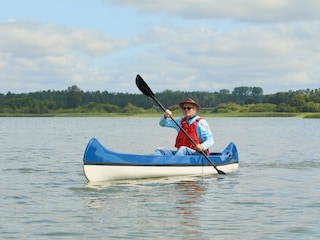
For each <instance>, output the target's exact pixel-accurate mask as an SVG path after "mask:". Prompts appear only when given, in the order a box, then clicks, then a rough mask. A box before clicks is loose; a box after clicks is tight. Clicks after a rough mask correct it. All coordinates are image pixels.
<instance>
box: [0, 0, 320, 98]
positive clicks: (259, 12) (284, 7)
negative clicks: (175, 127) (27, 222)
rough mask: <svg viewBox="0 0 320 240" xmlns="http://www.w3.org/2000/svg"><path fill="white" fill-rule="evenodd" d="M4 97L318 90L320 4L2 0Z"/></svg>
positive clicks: (312, 0) (306, 0)
mask: <svg viewBox="0 0 320 240" xmlns="http://www.w3.org/2000/svg"><path fill="white" fill-rule="evenodd" d="M0 6H1V8H0V82H1V84H0V93H2V94H6V93H8V92H11V93H29V92H36V91H47V90H59V91H60V90H66V89H67V88H68V87H69V86H73V85H76V86H78V87H79V88H80V89H81V90H83V91H98V90H99V91H108V92H122V93H140V92H139V90H138V88H137V87H136V85H135V78H136V75H137V74H140V75H141V76H142V78H143V79H144V80H145V81H146V83H147V84H148V85H149V86H150V88H151V89H152V90H153V92H162V91H164V90H172V91H209V92H215V91H220V90H222V89H227V90H230V92H232V90H233V89H234V88H235V87H241V86H247V87H261V88H262V89H263V92H264V94H272V93H276V92H282V91H289V90H293V91H295V90H300V89H318V88H320V83H319V79H320V66H319V64H320V41H319V39H320V1H319V0H303V1H301V0H259V1H257V0H223V1H221V0H175V1H172V0H161V1H151V0H135V1H132V0H46V1H43V0H10V1H7V0H0Z"/></svg>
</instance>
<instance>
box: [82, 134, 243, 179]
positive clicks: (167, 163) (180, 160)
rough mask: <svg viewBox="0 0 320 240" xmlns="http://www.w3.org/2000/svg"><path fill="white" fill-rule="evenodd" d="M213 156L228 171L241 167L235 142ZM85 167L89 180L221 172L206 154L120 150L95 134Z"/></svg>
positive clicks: (86, 153) (211, 156) (85, 156)
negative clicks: (158, 153) (143, 152)
mask: <svg viewBox="0 0 320 240" xmlns="http://www.w3.org/2000/svg"><path fill="white" fill-rule="evenodd" d="M209 159H210V160H211V161H212V163H213V164H214V165H215V166H216V167H217V168H218V169H219V170H222V171H224V172H225V173H230V172H234V171H237V170H238V167H239V159H238V151H237V148H236V145H235V144H234V143H233V142H230V143H229V145H228V146H227V147H226V148H225V149H224V150H223V151H222V152H212V153H210V156H209ZM83 171H84V175H85V177H86V178H87V180H88V181H89V182H97V181H110V180H125V179H141V178H161V177H173V176H187V175H193V176H202V175H208V174H217V171H216V170H215V169H214V168H213V166H212V165H211V164H210V163H209V162H208V160H207V159H206V158H205V157H204V156H202V155H187V156H175V155H173V156H164V155H160V156H159V155H153V154H147V155H142V154H127V153H117V152H113V151H110V150H108V149H107V148H105V147H104V146H103V145H102V144H101V143H100V142H99V141H98V140H97V139H96V138H92V139H91V140H90V141H89V143H88V145H87V147H86V149H85V152H84V157H83Z"/></svg>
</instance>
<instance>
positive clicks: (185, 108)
mask: <svg viewBox="0 0 320 240" xmlns="http://www.w3.org/2000/svg"><path fill="white" fill-rule="evenodd" d="M182 109H183V111H185V110H188V111H189V110H191V109H194V107H183V108H182Z"/></svg>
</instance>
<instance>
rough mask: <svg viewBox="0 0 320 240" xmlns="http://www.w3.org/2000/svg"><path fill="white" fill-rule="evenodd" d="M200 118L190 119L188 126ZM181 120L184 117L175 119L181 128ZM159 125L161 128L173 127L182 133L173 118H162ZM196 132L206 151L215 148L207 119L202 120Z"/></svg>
mask: <svg viewBox="0 0 320 240" xmlns="http://www.w3.org/2000/svg"><path fill="white" fill-rule="evenodd" d="M198 118H200V117H199V116H194V117H193V118H191V119H189V120H188V121H187V122H188V124H189V125H190V124H192V123H193V122H194V121H196V120H197V119H198ZM181 120H182V117H180V118H175V121H176V122H177V123H178V124H179V125H180V126H181ZM159 125H160V126H161V127H171V128H174V129H176V130H177V132H179V131H180V128H179V127H178V126H177V125H176V124H175V123H174V121H172V119H171V118H165V117H164V116H162V117H161V118H160V122H159ZM196 131H197V135H198V138H199V140H200V142H201V144H202V146H203V148H204V150H206V149H208V148H210V147H212V146H213V144H214V139H213V135H212V132H211V130H210V126H209V124H208V122H207V121H206V120H205V119H201V120H200V121H199V122H198V124H197V127H196Z"/></svg>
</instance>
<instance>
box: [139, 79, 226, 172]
mask: <svg viewBox="0 0 320 240" xmlns="http://www.w3.org/2000/svg"><path fill="white" fill-rule="evenodd" d="M136 85H137V87H138V88H139V89H140V91H141V92H142V93H143V94H144V95H146V96H147V97H150V98H151V99H152V100H153V101H154V102H155V103H157V104H158V105H159V107H160V108H161V109H162V110H163V111H166V108H165V107H164V106H163V105H162V104H161V103H160V102H159V101H158V99H156V97H155V96H154V93H153V92H152V90H151V89H150V87H149V86H148V84H147V83H146V82H145V81H144V80H143V79H142V77H141V76H140V75H139V74H138V75H137V77H136ZM170 118H171V120H172V121H173V122H174V123H175V124H176V125H177V126H178V127H179V128H180V130H181V131H182V132H183V133H184V134H185V135H186V136H187V137H188V139H189V140H190V141H191V142H192V144H193V145H194V146H197V144H196V142H195V141H194V140H193V139H192V138H191V137H190V136H189V134H188V133H187V132H186V131H185V130H184V129H183V128H182V127H181V126H180V125H179V124H178V123H177V121H176V120H175V119H174V118H173V117H172V116H170ZM200 153H201V154H202V155H203V156H204V157H205V158H206V159H207V160H208V162H209V163H210V164H211V166H212V167H214V169H215V170H216V171H217V172H218V173H219V174H225V172H223V171H221V170H219V169H218V168H217V167H216V165H214V163H213V162H212V161H211V160H210V158H209V157H208V156H207V154H206V153H205V152H204V151H200Z"/></svg>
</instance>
